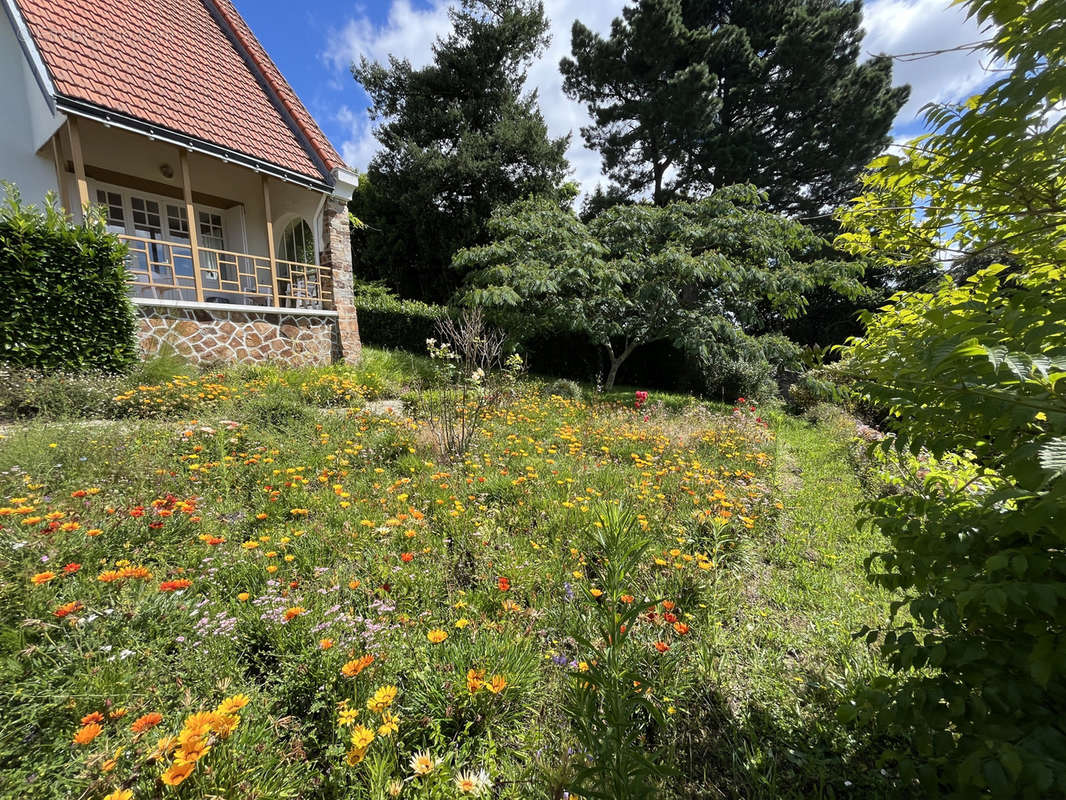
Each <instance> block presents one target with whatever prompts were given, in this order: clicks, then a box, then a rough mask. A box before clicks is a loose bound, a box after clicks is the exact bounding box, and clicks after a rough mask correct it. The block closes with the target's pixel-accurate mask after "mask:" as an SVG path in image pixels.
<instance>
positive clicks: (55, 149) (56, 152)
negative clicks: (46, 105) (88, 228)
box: [52, 131, 71, 216]
mask: <svg viewBox="0 0 1066 800" xmlns="http://www.w3.org/2000/svg"><path fill="white" fill-rule="evenodd" d="M61 154H62V149H61V148H60V146H59V131H56V132H55V133H54V134H53V135H52V160H53V161H54V162H55V166H56V189H57V190H58V191H59V202H60V204H61V205H62V206H63V210H64V211H65V212H66V213H67V215H68V216H69V215H70V213H71V208H70V195H69V194H68V192H67V171H66V170H65V169H64V168H63V160H62V156H61Z"/></svg>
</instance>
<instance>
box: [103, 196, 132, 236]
mask: <svg viewBox="0 0 1066 800" xmlns="http://www.w3.org/2000/svg"><path fill="white" fill-rule="evenodd" d="M96 202H97V203H99V204H100V205H102V206H103V207H104V208H105V209H106V211H107V229H108V231H110V232H111V233H125V232H126V209H125V208H124V207H123V205H122V195H120V194H119V193H118V192H105V191H104V190H103V189H97V190H96Z"/></svg>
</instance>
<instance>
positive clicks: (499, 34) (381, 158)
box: [352, 0, 573, 301]
mask: <svg viewBox="0 0 1066 800" xmlns="http://www.w3.org/2000/svg"><path fill="white" fill-rule="evenodd" d="M450 14H451V19H452V25H453V31H452V32H451V34H450V35H449V36H448V37H447V38H444V39H438V41H437V43H436V44H435V45H434V47H433V55H434V59H433V63H432V64H430V65H429V66H427V67H425V68H422V69H414V68H412V66H411V64H410V63H409V62H407V61H406V60H403V61H401V60H398V59H395V58H391V57H390V59H389V63H388V65H387V66H383V65H381V64H377V63H371V62H369V61H367V60H366V59H362V60H361V61H360V63H359V65H357V66H355V67H353V74H354V76H355V78H356V80H357V81H359V82H360V83H361V84H362V85H363V87H364V88H365V90H366V92H367V94H368V95H369V96H370V99H371V103H372V106H371V116H372V117H373V119H374V120H375V121H378V122H380V123H381V124H380V125H379V126H378V127H377V128H376V130H375V136H376V137H377V139H378V141H379V142H380V143H381V150H380V151H379V152H378V153H377V154H376V155H375V156H374V157H373V159H372V160H371V162H370V165H369V169H368V174H367V180H366V181H365V182H364V183H363V184H362V185H361V187H360V191H359V192H357V193H356V195H355V197H354V198H353V201H352V212H353V213H354V214H355V216H356V217H358V218H359V219H360V220H362V221H363V222H364V223H365V224H366V228H365V229H364V230H362V231H359V232H357V238H356V244H357V247H356V260H357V265H356V272H357V275H359V276H360V277H366V278H371V279H375V278H377V279H382V280H385V281H386V282H387V283H389V284H390V285H391V286H393V287H394V288H395V289H396V290H398V291H399V292H400V293H401V294H402V295H405V296H416V297H418V298H420V299H426V300H435V301H443V300H446V299H447V298H448V297H449V295H451V293H452V291H453V290H454V288H455V286H456V285H457V284H458V282H459V280H460V278H461V276H458V275H455V274H453V273H451V272H450V271H449V270H448V266H449V264H450V262H451V257H452V254H453V253H455V251H456V250H458V249H459V248H461V247H465V246H467V245H470V244H474V243H476V242H478V241H481V238H482V236H483V233H484V226H485V222H486V220H487V219H488V217H489V215H490V214H491V212H492V210H493V209H494V208H496V207H497V206H499V205H505V204H507V203H510V202H513V201H515V200H518V199H519V198H522V197H526V196H528V195H547V196H550V197H553V198H555V199H556V200H557V201H558V202H567V201H568V200H569V199H570V198H571V197H572V194H573V189H572V187H564V186H563V180H564V177H565V175H566V172H567V169H568V165H567V161H566V157H565V152H566V147H567V144H568V139H567V138H565V137H564V138H560V139H551V138H549V136H548V131H547V127H546V126H545V123H544V119H543V117H542V116H541V114H540V111H539V108H538V105H537V95H536V92H526V93H523V87H524V83H525V77H526V69H527V67H528V66H529V64H530V62H531V61H532V59H533V58H534V57H535V56H536V55H537V54H538V53H540V52H541V51H542V49H543V48H544V47H545V46H546V45H547V42H548V35H547V31H548V21H547V19H546V18H545V16H544V8H543V5H542V3H541V2H539V0H463V2H462V3H461V5H460V7H459V8H457V9H452V10H451V11H450Z"/></svg>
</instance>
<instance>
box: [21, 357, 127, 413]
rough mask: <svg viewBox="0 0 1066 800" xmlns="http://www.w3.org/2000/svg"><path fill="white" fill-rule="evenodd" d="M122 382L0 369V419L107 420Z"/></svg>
mask: <svg viewBox="0 0 1066 800" xmlns="http://www.w3.org/2000/svg"><path fill="white" fill-rule="evenodd" d="M121 388H122V379H121V378H117V377H114V376H109V375H66V374H63V373H44V372H39V371H37V370H12V369H3V368H0V420H17V419H27V418H30V417H43V418H45V419H67V418H72V417H82V418H93V417H108V416H111V415H112V414H113V413H114V408H115V403H114V399H113V398H114V396H115V395H116V394H118V392H119V391H121Z"/></svg>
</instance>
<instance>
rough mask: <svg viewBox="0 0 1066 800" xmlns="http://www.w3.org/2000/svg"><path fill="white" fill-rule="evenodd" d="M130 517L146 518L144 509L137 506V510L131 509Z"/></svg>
mask: <svg viewBox="0 0 1066 800" xmlns="http://www.w3.org/2000/svg"><path fill="white" fill-rule="evenodd" d="M130 516H131V517H143V516H144V509H143V508H142V507H141V506H137V507H136V508H131V509H130Z"/></svg>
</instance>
